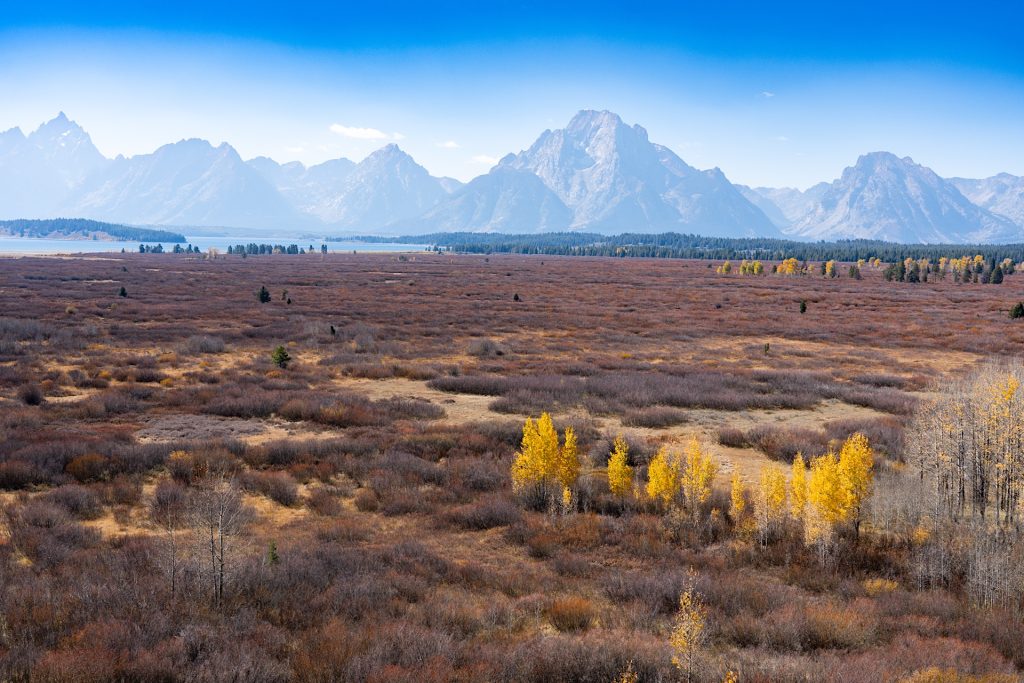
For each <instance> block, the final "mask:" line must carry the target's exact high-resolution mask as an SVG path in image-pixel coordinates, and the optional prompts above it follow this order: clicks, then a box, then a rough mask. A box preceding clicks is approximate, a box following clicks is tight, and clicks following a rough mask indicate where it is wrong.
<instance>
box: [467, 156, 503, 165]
mask: <svg viewBox="0 0 1024 683" xmlns="http://www.w3.org/2000/svg"><path fill="white" fill-rule="evenodd" d="M473 163H477V164H487V165H488V166H494V165H495V164H496V163H498V157H489V156H487V155H486V154H477V155H476V156H475V157H473Z"/></svg>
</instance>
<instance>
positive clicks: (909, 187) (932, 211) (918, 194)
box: [787, 152, 1024, 243]
mask: <svg viewBox="0 0 1024 683" xmlns="http://www.w3.org/2000/svg"><path fill="white" fill-rule="evenodd" d="M787 232H788V233H789V234H790V235H793V236H798V237H803V238H809V239H827V240H833V239H858V238H863V239H880V240H887V241H891V242H915V243H972V242H1013V241H1020V240H1022V239H1024V234H1022V230H1021V228H1020V227H1019V226H1017V225H1016V224H1014V223H1013V222H1012V221H1011V220H1009V219H1008V218H1005V217H1003V216H997V215H995V214H993V213H991V212H989V211H987V210H985V209H983V208H981V207H979V206H977V205H975V204H972V203H971V202H970V201H969V200H968V199H967V198H966V197H964V196H963V195H962V194H961V193H960V191H959V190H957V188H956V186H955V185H954V184H953V183H951V182H949V181H946V180H943V179H942V178H940V177H939V176H938V175H936V174H935V172H934V171H932V170H931V169H929V168H926V167H924V166H920V165H918V164H916V163H914V161H913V159H911V158H909V157H906V158H903V159H901V158H899V157H897V156H896V155H894V154H890V153H888V152H874V153H872V154H866V155H864V156H862V157H860V159H858V160H857V163H856V164H855V165H854V166H852V167H849V168H847V169H846V170H845V171H843V175H842V177H841V178H839V179H838V180H836V181H835V182H833V183H832V184H831V186H829V188H828V189H827V190H825V191H824V192H823V193H822V195H821V197H820V198H819V199H818V200H817V201H816V202H815V203H814V205H813V206H812V208H811V210H810V211H809V212H808V213H807V214H805V215H804V216H803V217H802V218H801V219H800V220H799V221H797V222H796V223H794V224H793V225H792V226H791V227H790V228H789V229H788V230H787Z"/></svg>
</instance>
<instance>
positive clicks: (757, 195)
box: [736, 185, 799, 228]
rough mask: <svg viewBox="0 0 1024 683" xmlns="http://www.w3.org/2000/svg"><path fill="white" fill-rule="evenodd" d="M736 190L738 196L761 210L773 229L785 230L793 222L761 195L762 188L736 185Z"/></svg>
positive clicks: (773, 203)
mask: <svg viewBox="0 0 1024 683" xmlns="http://www.w3.org/2000/svg"><path fill="white" fill-rule="evenodd" d="M736 189H737V190H739V191H740V194H742V195H743V196H744V197H745V198H746V200H747V201H748V202H750V203H751V204H753V205H754V206H756V207H757V208H759V209H761V211H762V212H763V213H764V215H765V216H767V217H768V220H770V221H771V222H772V225H774V226H775V227H777V228H785V227H787V226H788V225H790V224H791V223H792V222H793V221H791V220H790V219H789V218H786V215H785V214H784V213H783V212H782V209H781V208H779V206H778V205H776V204H775V202H773V201H772V200H771V199H769V198H768V197H766V196H765V195H763V194H761V192H760V190H762V189H764V188H758V189H757V190H755V189H754V188H752V187H748V186H747V185H737V186H736ZM798 191H799V190H794V192H798Z"/></svg>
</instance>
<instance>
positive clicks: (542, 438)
mask: <svg viewBox="0 0 1024 683" xmlns="http://www.w3.org/2000/svg"><path fill="white" fill-rule="evenodd" d="M579 474H580V461H579V453H578V452H577V448H576V434H575V432H573V429H572V427H566V429H565V438H564V445H562V446H561V447H559V442H558V430H556V429H555V425H554V423H553V422H552V420H551V416H550V415H549V414H548V413H543V414H542V415H541V416H540V418H538V419H537V421H536V422H534V421H533V419H532V418H527V419H526V423H525V424H524V425H523V440H522V443H521V445H520V449H519V452H518V453H516V457H515V460H514V461H513V462H512V486H513V488H514V489H515V490H517V491H522V490H524V489H526V488H528V487H530V486H544V485H549V484H554V483H557V484H558V485H559V486H560V488H562V489H567V488H570V487H571V486H572V485H573V484H575V483H576V480H577V479H578V478H579Z"/></svg>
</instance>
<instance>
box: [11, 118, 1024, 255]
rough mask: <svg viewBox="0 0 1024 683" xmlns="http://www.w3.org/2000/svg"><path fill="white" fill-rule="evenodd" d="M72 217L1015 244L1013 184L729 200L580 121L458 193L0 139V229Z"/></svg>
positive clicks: (632, 129)
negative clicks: (6, 223)
mask: <svg viewBox="0 0 1024 683" xmlns="http://www.w3.org/2000/svg"><path fill="white" fill-rule="evenodd" d="M60 215H75V216H82V217H83V218H89V219H94V220H98V221H107V222H111V223H127V224H133V225H178V226H192V227H238V228H253V229H261V230H274V231H277V232H278V233H279V234H283V233H287V232H288V231H289V230H295V231H305V232H308V231H309V230H314V229H319V228H334V229H337V230H339V231H345V232H359V233H363V234H366V233H376V234H392V235H394V234H399V233H400V232H402V231H406V232H409V231H415V232H424V233H429V232H441V231H444V232H448V231H466V232H489V231H500V232H509V233H521V234H535V233H537V232H544V231H577V232H579V231H586V232H595V233H603V234H612V233H623V232H632V233H664V232H682V233H694V234H701V235H705V236H708V237H774V238H779V237H790V238H794V239H815V240H817V239H827V240H832V239H849V238H866V239H882V240H890V241H898V242H932V243H940V242H1008V241H1021V240H1024V178H1019V177H1017V176H1012V175H1009V174H1005V173H1004V174H1000V175H997V176H993V177H991V178H985V179H982V180H971V179H965V178H953V179H951V180H943V179H942V178H940V177H939V176H938V175H936V174H935V173H934V172H933V171H931V170H930V169H928V168H925V167H923V166H920V165H918V164H915V163H914V162H913V160H911V159H909V158H906V159H900V158H897V157H896V156H894V155H892V154H889V153H887V152H876V153H873V154H868V155H865V156H863V157H861V158H860V159H859V160H858V161H857V163H856V164H855V165H854V166H852V167H850V168H848V169H846V170H845V171H844V172H843V174H842V177H840V178H839V179H838V180H835V181H834V182H832V183H820V184H818V185H815V186H813V187H811V188H810V189H808V190H806V191H803V192H801V191H800V190H796V189H793V188H770V187H746V186H743V185H733V184H732V183H731V182H729V180H728V178H726V176H725V174H723V173H722V171H720V170H719V169H717V168H713V169H710V170H706V171H701V170H698V169H696V168H693V167H691V166H689V165H688V164H686V162H684V161H683V160H682V159H680V158H679V157H678V156H676V154H675V153H674V152H672V150H670V149H669V148H667V147H665V146H663V145H659V144H656V143H652V142H651V141H650V140H649V139H648V136H647V131H646V130H644V129H643V128H642V127H641V126H639V125H627V124H626V123H624V122H623V121H622V119H621V118H619V117H618V116H617V115H616V114H613V113H612V112H608V111H591V110H584V111H580V112H579V113H577V114H576V115H575V116H574V117H573V118H572V120H570V121H569V123H568V125H566V127H565V128H561V129H558V130H546V131H544V132H543V133H542V134H541V135H540V136H539V137H538V138H537V140H536V141H535V142H534V143H533V144H532V145H531V146H530V147H529V148H528V149H526V150H523V151H520V152H519V153H516V154H508V155H506V156H505V157H504V158H503V159H501V161H499V162H498V163H497V164H496V165H495V166H494V167H493V168H492V169H491V170H490V171H489V172H488V173H486V174H484V175H482V176H479V177H477V178H475V179H474V180H472V181H471V182H469V183H468V184H465V185H464V184H462V183H461V182H459V181H457V180H455V179H453V178H436V177H434V176H431V175H430V173H428V172H427V170H426V169H425V168H423V167H422V166H420V165H419V164H417V163H416V161H415V160H414V159H413V158H412V157H411V156H409V155H408V154H407V153H405V152H404V151H402V150H401V149H399V148H398V146H397V145H393V144H391V145H387V146H386V147H383V148H381V149H379V150H377V151H375V152H373V153H372V154H370V155H369V156H368V157H366V158H365V159H363V160H362V161H361V162H359V163H358V164H357V163H354V162H352V161H350V160H348V159H343V158H342V159H333V160H331V161H327V162H324V163H322V164H318V165H315V166H311V167H308V168H307V167H306V166H304V165H303V164H301V163H299V162H290V163H284V164H280V163H278V162H276V161H274V160H273V159H270V158H267V157H257V158H255V159H251V160H249V161H247V162H245V161H242V159H241V158H240V157H239V155H238V153H237V152H236V151H235V150H234V148H232V147H231V146H230V145H228V144H227V143H224V144H221V145H220V146H218V147H214V146H213V145H211V144H210V143H208V142H206V141H205V140H182V141H181V142H178V143H175V144H171V145H165V146H163V147H161V148H160V149H158V150H156V151H155V152H153V153H152V154H142V155H138V156H134V157H131V158H124V157H118V158H117V159H113V160H110V159H106V158H104V157H103V155H102V154H101V153H100V152H99V150H97V149H96V147H95V146H94V145H93V143H92V140H91V139H90V137H89V135H88V133H86V132H85V131H84V130H83V129H82V128H81V127H80V126H79V125H78V124H76V123H75V122H74V121H71V120H70V119H68V117H67V116H65V115H64V114H63V113H60V114H59V115H58V116H57V117H55V118H54V119H52V120H51V121H48V122H46V123H44V124H43V125H41V126H40V127H39V128H38V129H37V130H35V131H33V132H32V133H30V134H29V135H25V134H24V133H23V132H22V131H21V130H20V129H18V128H13V129H11V130H8V131H6V132H0V219H4V218H7V219H33V218H35V219H50V218H53V217H55V216H60Z"/></svg>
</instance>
